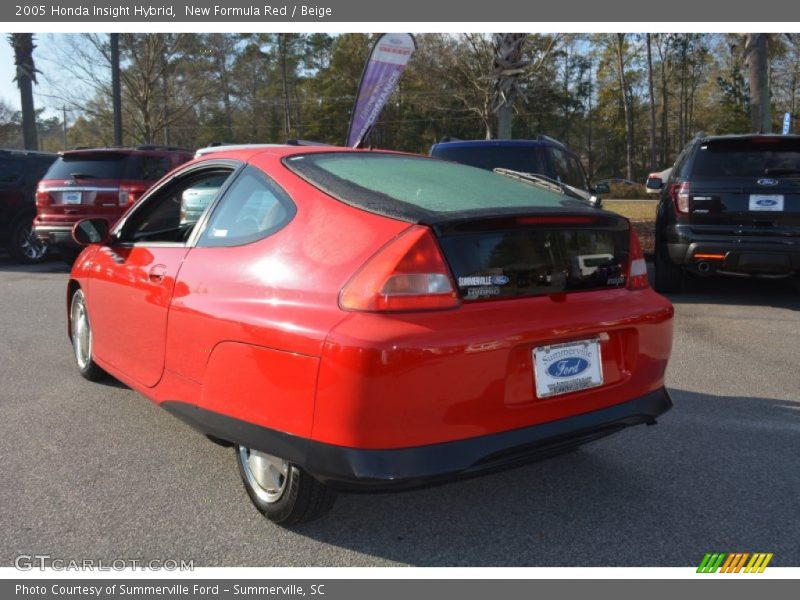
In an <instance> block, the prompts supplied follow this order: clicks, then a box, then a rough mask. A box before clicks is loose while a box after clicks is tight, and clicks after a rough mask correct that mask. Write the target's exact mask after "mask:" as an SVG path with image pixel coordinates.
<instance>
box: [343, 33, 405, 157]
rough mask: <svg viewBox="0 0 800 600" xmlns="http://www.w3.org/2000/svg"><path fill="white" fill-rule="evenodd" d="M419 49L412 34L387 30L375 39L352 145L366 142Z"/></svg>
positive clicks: (352, 130) (349, 139) (351, 133)
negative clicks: (408, 64)
mask: <svg viewBox="0 0 800 600" xmlns="http://www.w3.org/2000/svg"><path fill="white" fill-rule="evenodd" d="M416 49H417V43H416V41H414V36H412V35H411V34H410V33H384V34H383V35H382V36H381V37H379V38H378V40H377V41H376V42H375V45H374V46H373V47H372V54H371V55H370V57H369V60H368V61H367V64H366V66H365V67H364V72H363V73H362V75H361V83H360V85H359V86H358V95H357V96H356V102H355V104H354V105H353V114H352V116H351V117H350V129H349V131H348V132H347V145H348V146H353V147H355V148H357V147H358V146H360V145H361V144H362V143H363V142H364V140H365V139H366V137H367V135H368V134H369V131H370V129H372V126H373V125H374V124H375V121H377V120H378V117H379V116H380V114H381V111H382V110H383V107H384V106H385V105H386V101H387V100H388V99H389V96H391V95H392V92H393V91H394V90H395V88H396V87H397V82H398V81H400V75H402V74H403V69H405V67H406V63H407V62H408V59H409V58H411V53H412V52H414V50H416Z"/></svg>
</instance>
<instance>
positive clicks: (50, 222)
mask: <svg viewBox="0 0 800 600" xmlns="http://www.w3.org/2000/svg"><path fill="white" fill-rule="evenodd" d="M191 158H192V153H191V152H190V151H189V150H185V149H182V148H174V147H172V146H152V145H147V146H137V147H136V148H82V149H79V150H69V151H67V152H61V153H60V154H59V157H58V159H57V160H56V161H55V162H54V163H53V164H52V165H51V167H50V169H49V170H48V171H47V173H45V175H44V177H43V178H42V180H41V181H40V182H39V186H38V188H37V190H36V219H35V220H34V222H33V231H34V233H35V234H36V236H37V237H39V238H40V239H42V240H44V241H45V242H47V243H48V244H50V245H52V246H55V247H56V248H58V250H59V252H60V253H61V255H62V257H63V258H64V259H65V260H66V261H67V262H69V263H72V261H73V260H75V257H76V256H77V255H78V253H79V252H80V248H79V247H76V246H75V245H74V244H73V241H72V235H71V232H72V226H73V225H74V224H75V223H77V222H78V221H80V220H81V219H85V218H91V217H104V218H106V219H108V220H109V221H110V222H111V223H114V222H115V221H116V220H117V219H118V218H119V217H121V216H122V213H124V212H125V211H126V210H127V209H128V208H129V207H130V206H131V205H132V204H133V203H134V202H135V201H136V200H137V199H139V198H140V197H141V196H142V194H143V193H144V192H145V191H147V188H149V187H150V186H151V185H153V183H155V182H156V181H158V180H159V179H161V177H163V176H164V175H165V174H166V173H167V172H168V171H171V170H172V169H174V168H175V167H177V166H178V165H181V164H183V163H185V162H186V161H188V160H191Z"/></svg>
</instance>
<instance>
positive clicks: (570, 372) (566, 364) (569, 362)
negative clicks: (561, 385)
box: [547, 356, 589, 378]
mask: <svg viewBox="0 0 800 600" xmlns="http://www.w3.org/2000/svg"><path fill="white" fill-rule="evenodd" d="M588 368H589V361H588V360H586V359H585V358H581V357H580V356H573V357H571V358H562V359H561V360H557V361H556V362H554V363H553V364H552V365H550V366H549V367H547V374H548V375H550V377H556V378H565V377H574V376H575V375H580V374H581V373H583V372H584V371H585V370H586V369H588Z"/></svg>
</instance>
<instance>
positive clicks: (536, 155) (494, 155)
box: [431, 145, 547, 173]
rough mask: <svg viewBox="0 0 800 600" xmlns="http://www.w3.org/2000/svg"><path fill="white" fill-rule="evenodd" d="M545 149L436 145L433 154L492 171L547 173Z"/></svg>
mask: <svg viewBox="0 0 800 600" xmlns="http://www.w3.org/2000/svg"><path fill="white" fill-rule="evenodd" d="M542 150H543V149H542V148H540V147H538V146H530V147H527V148H526V147H524V146H494V145H491V146H490V145H486V146H481V147H451V148H447V147H445V148H441V147H435V148H434V149H433V152H432V153H431V155H432V156H435V157H436V158H443V159H445V160H452V161H453V162H457V163H462V164H465V165H470V166H472V167H478V168H479V169H486V170H487V171H492V170H494V169H497V168H501V169H511V170H512V171H522V172H523V173H547V166H546V164H545V158H544V152H543V151H542Z"/></svg>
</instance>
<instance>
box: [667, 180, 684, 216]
mask: <svg viewBox="0 0 800 600" xmlns="http://www.w3.org/2000/svg"><path fill="white" fill-rule="evenodd" d="M669 195H670V197H671V198H672V202H673V203H674V204H675V210H677V211H678V212H679V213H683V214H687V213H688V212H689V182H688V181H684V182H683V183H673V184H672V186H671V187H670V188H669Z"/></svg>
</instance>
